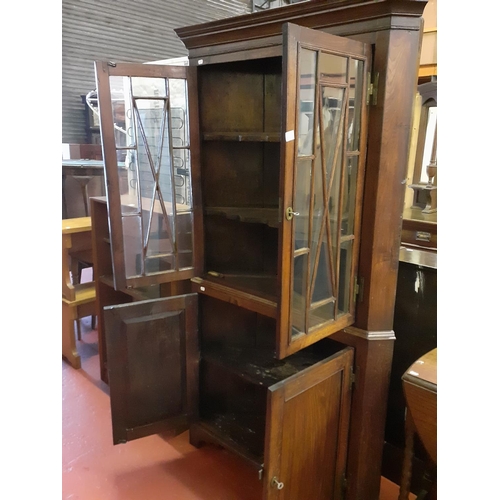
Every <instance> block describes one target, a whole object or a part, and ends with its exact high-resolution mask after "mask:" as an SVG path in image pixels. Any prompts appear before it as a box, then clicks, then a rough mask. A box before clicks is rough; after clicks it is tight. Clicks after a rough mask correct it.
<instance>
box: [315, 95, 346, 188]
mask: <svg viewBox="0 0 500 500" xmlns="http://www.w3.org/2000/svg"><path fill="white" fill-rule="evenodd" d="M321 91H322V96H321V97H322V136H323V141H324V151H325V164H326V172H327V176H328V177H327V178H328V179H330V178H331V172H332V168H333V160H334V157H335V153H337V156H336V158H337V161H336V168H340V165H341V164H342V157H343V143H342V140H343V137H344V95H345V90H344V89H337V88H332V87H322V88H321Z"/></svg>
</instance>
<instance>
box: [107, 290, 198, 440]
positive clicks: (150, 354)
mask: <svg viewBox="0 0 500 500" xmlns="http://www.w3.org/2000/svg"><path fill="white" fill-rule="evenodd" d="M104 321H105V324H106V337H107V338H106V340H107V345H108V378H109V387H110V399H111V417H112V424H113V442H114V444H118V443H124V442H126V441H130V440H132V439H137V438H139V437H144V436H147V435H150V434H156V433H158V432H163V431H172V430H174V431H177V432H179V431H183V430H186V429H187V428H188V424H189V421H190V419H191V418H192V417H193V416H194V415H196V414H197V404H198V364H199V349H198V301H197V295H196V294H189V295H182V296H179V297H171V298H166V299H155V300H147V301H142V302H135V303H132V304H126V305H119V306H111V307H107V308H105V309H104Z"/></svg>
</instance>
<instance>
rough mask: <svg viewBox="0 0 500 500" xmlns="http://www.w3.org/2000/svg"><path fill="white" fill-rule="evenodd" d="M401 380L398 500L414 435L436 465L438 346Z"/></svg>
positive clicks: (402, 499) (405, 492)
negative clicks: (402, 427) (402, 424)
mask: <svg viewBox="0 0 500 500" xmlns="http://www.w3.org/2000/svg"><path fill="white" fill-rule="evenodd" d="M402 381H403V392H404V394H405V399H406V425H405V434H406V443H405V455H404V460H403V470H402V475H401V488H400V492H399V499H398V500H407V499H408V497H409V493H410V481H411V464H412V458H413V443H414V436H415V434H417V435H418V437H419V438H420V440H421V442H422V444H423V445H424V448H425V450H426V451H427V453H428V454H429V457H430V459H431V460H432V461H433V462H434V464H437V348H436V349H432V350H431V351H429V352H428V353H427V354H424V355H423V356H422V357H421V358H419V359H418V360H417V361H415V362H414V363H413V364H412V365H411V366H410V367H409V368H408V370H406V372H405V373H404V375H403V377H402Z"/></svg>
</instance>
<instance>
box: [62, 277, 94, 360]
mask: <svg viewBox="0 0 500 500" xmlns="http://www.w3.org/2000/svg"><path fill="white" fill-rule="evenodd" d="M95 308H96V300H95V286H94V283H84V284H82V285H77V286H75V300H67V299H65V298H64V297H63V299H62V355H63V357H64V358H65V359H66V360H67V361H68V362H69V363H70V364H71V366H72V367H73V368H80V367H81V361H80V355H79V354H78V351H77V349H76V340H75V321H76V320H78V319H80V318H84V317H86V316H91V315H93V314H95Z"/></svg>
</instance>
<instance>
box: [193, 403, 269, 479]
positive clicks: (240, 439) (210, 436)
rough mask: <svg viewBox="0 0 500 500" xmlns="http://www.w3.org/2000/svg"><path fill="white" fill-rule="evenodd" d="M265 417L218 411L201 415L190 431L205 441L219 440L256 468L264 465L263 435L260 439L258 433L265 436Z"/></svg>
mask: <svg viewBox="0 0 500 500" xmlns="http://www.w3.org/2000/svg"><path fill="white" fill-rule="evenodd" d="M264 427H265V418H263V419H262V421H260V419H257V418H256V417H255V416H251V415H247V414H235V413H217V414H213V415H210V416H202V417H201V420H200V421H199V422H196V423H195V424H192V425H191V429H190V433H191V434H194V435H198V436H199V437H200V439H201V440H202V441H204V440H207V441H209V442H211V443H214V444H218V445H220V446H222V447H224V448H226V449H228V450H231V451H232V452H233V453H235V454H236V455H239V456H240V457H241V458H243V459H245V460H246V461H247V462H249V463H250V464H251V465H252V466H254V467H255V468H256V469H257V470H261V469H262V468H263V467H264V439H263V438H262V439H261V441H262V442H258V440H257V439H255V438H256V435H257V434H260V435H262V436H263V433H264ZM257 429H258V430H257Z"/></svg>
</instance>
